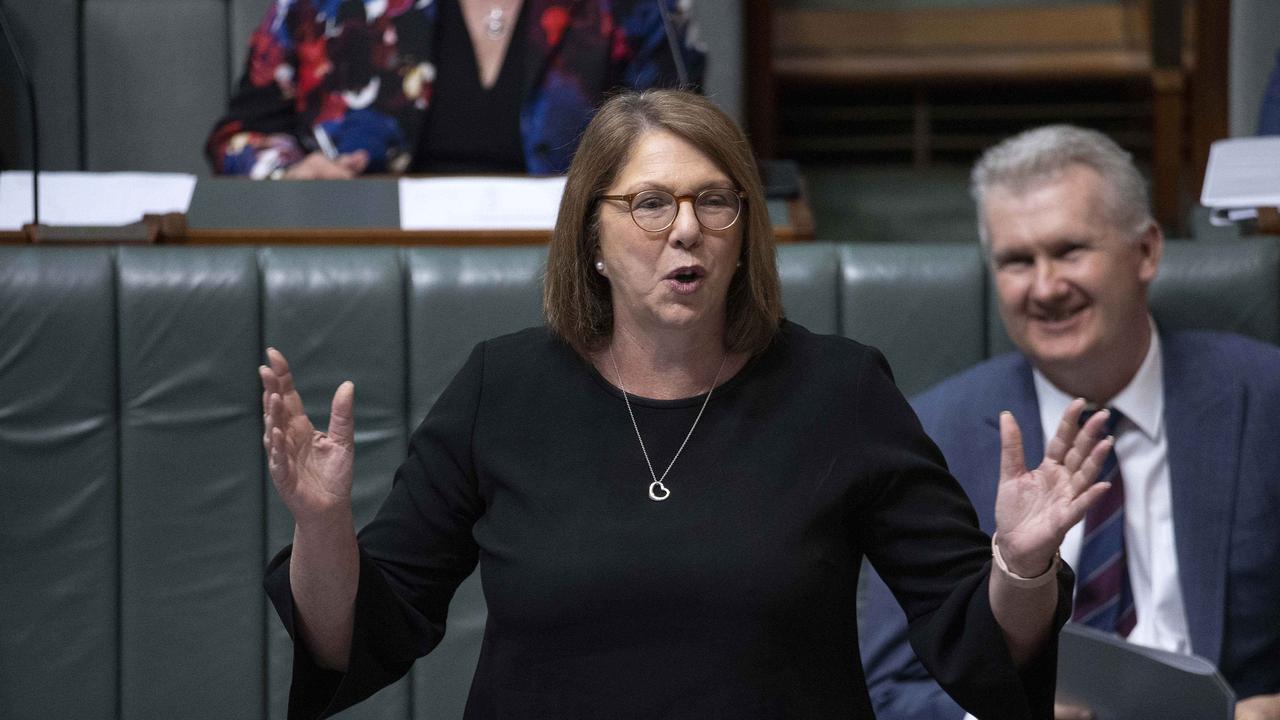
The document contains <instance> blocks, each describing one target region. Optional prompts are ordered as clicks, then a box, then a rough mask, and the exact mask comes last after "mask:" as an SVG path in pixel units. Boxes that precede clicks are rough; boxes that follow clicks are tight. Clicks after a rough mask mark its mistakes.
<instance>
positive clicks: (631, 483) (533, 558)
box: [260, 91, 1110, 719]
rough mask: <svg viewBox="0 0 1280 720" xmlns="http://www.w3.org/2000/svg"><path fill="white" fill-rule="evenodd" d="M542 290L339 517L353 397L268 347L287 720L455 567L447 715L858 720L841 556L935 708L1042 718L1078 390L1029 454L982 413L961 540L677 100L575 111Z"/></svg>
mask: <svg viewBox="0 0 1280 720" xmlns="http://www.w3.org/2000/svg"><path fill="white" fill-rule="evenodd" d="M544 304H545V308H544V309H545V312H546V320H547V322H546V326H545V327H537V328H531V329H528V330H525V331H522V332H518V333H515V334H513V335H507V336H504V337H500V338H496V339H493V340H489V341H486V342H483V343H481V344H480V345H479V346H477V347H476V348H475V350H474V351H473V352H472V354H471V356H470V358H469V359H468V361H467V362H466V364H465V366H464V367H463V369H462V370H461V371H460V372H459V373H458V375H457V377H456V378H454V380H453V381H452V383H451V384H450V386H449V387H448V389H447V390H446V391H445V392H444V394H443V395H442V396H441V397H440V399H439V401H438V402H437V403H436V404H435V406H434V407H433V408H432V410H431V412H430V413H429V414H428V415H427V417H426V419H425V420H424V421H423V422H422V424H421V425H420V426H419V427H418V428H417V430H416V431H415V432H414V433H413V436H412V438H411V440H410V449H409V456H408V458H407V459H406V460H405V461H404V463H403V464H402V465H401V466H400V468H399V470H398V471H397V473H396V477H395V483H394V485H393V487H392V490H391V492H390V494H389V496H388V497H387V499H386V501H385V503H384V504H383V506H382V508H381V510H380V511H379V512H378V514H377V516H376V518H375V519H374V520H373V522H371V523H370V524H369V525H368V526H367V527H365V528H364V529H363V530H362V531H361V532H360V534H359V535H358V536H357V534H356V533H355V531H354V529H353V522H352V510H351V482H352V480H351V478H352V473H351V468H352V454H353V447H354V443H353V432H354V428H353V423H352V417H353V415H352V406H353V401H354V388H353V387H352V385H351V384H350V383H344V384H343V385H341V386H340V387H339V388H338V390H337V392H336V393H335V395H334V398H333V406H332V420H331V423H330V425H329V429H328V432H327V433H321V432H318V431H317V430H316V429H315V428H313V427H312V425H311V423H310V422H309V421H308V420H307V417H306V415H305V414H304V412H303V407H302V401H301V399H300V398H299V396H298V393H297V391H296V390H295V389H294V387H295V386H294V382H293V379H292V376H291V374H290V369H289V366H288V364H287V362H286V361H285V358H284V357H283V356H282V355H281V354H280V353H278V352H276V351H274V350H270V351H269V353H268V354H269V358H268V365H265V366H263V367H262V368H261V369H260V374H261V378H262V383H263V388H264V392H263V405H264V408H263V411H264V419H265V425H266V430H265V434H264V443H265V445H266V448H267V455H268V465H269V468H270V473H271V476H272V480H273V481H274V484H275V487H276V489H277V491H278V492H279V494H280V496H281V497H282V498H283V500H284V502H285V504H286V505H287V506H288V507H289V510H290V511H291V512H292V514H293V517H294V520H295V523H296V525H295V533H294V543H293V545H292V548H291V549H289V550H286V551H284V552H282V553H280V555H278V556H277V557H276V558H275V559H274V560H273V561H272V563H271V566H270V567H269V569H268V578H267V586H268V591H269V593H270V595H271V598H272V600H273V602H274V603H275V605H276V608H277V610H278V611H279V613H280V616H281V617H282V618H283V620H284V622H285V624H286V626H287V627H288V629H289V631H290V633H291V635H292V636H293V638H294V646H295V655H294V664H295V667H294V675H293V678H294V679H293V687H292V690H291V695H290V717H317V716H320V717H323V716H327V715H329V714H332V713H334V712H337V711H338V710H340V709H342V708H344V707H347V706H349V705H351V704H353V703H355V702H358V701H359V700H361V699H362V698H365V697H367V696H369V695H370V694H372V693H373V692H375V691H376V690H378V689H379V688H381V687H383V686H384V685H387V684H388V683H391V682H393V681H394V680H396V679H397V678H398V677H400V676H401V675H403V674H404V673H405V672H406V671H407V670H408V668H409V666H410V665H411V664H412V662H413V661H414V659H415V658H417V657H419V656H421V655H424V654H425V653H427V652H429V651H430V650H431V649H432V648H433V647H434V646H435V645H436V644H437V643H438V642H439V641H440V639H441V637H442V635H443V634H444V629H445V615H446V612H447V609H448V606H449V601H450V598H451V597H452V595H453V592H454V590H455V588H457V586H458V584H459V583H461V582H462V580H463V579H464V578H466V577H467V575H469V574H470V573H471V572H472V570H473V569H474V568H475V566H476V564H477V562H478V563H479V565H480V571H481V578H482V584H483V588H484V595H485V599H486V601H487V604H488V609H489V615H488V624H487V626H486V629H485V634H484V644H483V648H482V650H481V654H480V659H479V663H478V666H477V668H476V675H475V679H474V681H473V684H472V688H471V694H470V698H469V701H468V707H467V717H470V718H477V719H489V718H699V719H702V718H836V717H843V718H849V717H864V718H870V717H872V716H873V714H872V710H871V706H870V703H869V700H868V696H867V691H866V687H865V684H864V681H863V673H862V669H861V666H860V664H859V660H858V639H857V620H856V614H857V613H856V597H855V596H856V588H857V584H858V571H859V567H860V565H861V562H862V559H863V558H864V557H866V558H869V559H870V561H871V562H872V563H873V564H874V565H875V567H876V569H877V570H878V571H879V572H880V575H881V577H883V578H884V579H885V581H886V582H887V583H888V584H889V586H890V587H891V588H893V590H894V592H895V594H896V595H897V597H898V599H899V601H900V602H901V603H902V605H903V607H904V609H905V610H906V613H907V616H908V617H909V618H910V621H911V634H912V641H913V644H914V645H915V648H916V650H917V651H918V653H919V654H920V656H921V658H922V659H923V660H924V662H925V664H926V665H927V666H928V667H929V668H930V670H931V671H932V672H933V673H934V675H935V676H936V677H937V678H938V679H939V681H940V682H941V683H942V684H943V686H944V687H946V688H947V689H948V690H949V691H950V692H951V693H952V694H953V695H954V696H955V697H956V698H957V699H959V700H960V702H961V703H962V704H964V705H965V706H966V707H967V708H969V709H970V710H971V711H973V712H974V713H975V714H978V715H980V716H982V717H984V718H1006V717H1008V718H1012V717H1048V716H1049V714H1050V713H1051V708H1052V702H1053V681H1054V671H1055V655H1056V642H1055V638H1056V632H1057V628H1058V627H1059V626H1060V625H1061V623H1062V622H1064V621H1065V619H1066V614H1067V612H1068V608H1069V605H1070V588H1071V576H1070V571H1069V569H1067V568H1066V567H1064V566H1062V565H1061V563H1060V562H1059V561H1058V559H1057V557H1056V549H1057V547H1058V544H1059V541H1060V540H1061V539H1062V536H1063V534H1064V533H1065V532H1066V530H1067V528H1069V527H1071V525H1073V524H1074V523H1075V522H1076V521H1077V520H1079V519H1080V518H1081V517H1083V515H1084V511H1085V509H1086V508H1087V506H1088V505H1089V504H1090V503H1091V502H1092V501H1093V500H1094V499H1095V498H1096V497H1097V496H1098V494H1099V493H1100V492H1101V491H1103V490H1105V487H1104V484H1101V483H1100V484H1097V485H1094V484H1093V480H1094V478H1095V476H1096V474H1097V469H1098V466H1099V463H1100V461H1101V458H1102V457H1104V456H1105V454H1106V452H1107V450H1108V448H1109V447H1110V441H1109V440H1106V439H1104V440H1101V441H1099V440H1098V438H1099V432H1100V429H1101V426H1102V423H1103V422H1104V420H1105V417H1103V416H1104V415H1105V413H1098V414H1097V415H1096V416H1095V417H1093V418H1090V420H1089V421H1088V422H1087V423H1086V424H1085V425H1084V426H1083V428H1082V429H1079V430H1078V429H1077V428H1078V426H1077V418H1078V416H1079V414H1080V411H1081V408H1082V403H1081V402H1080V401H1077V402H1076V403H1074V404H1073V405H1072V407H1071V408H1070V409H1069V410H1068V412H1067V414H1066V416H1065V417H1064V418H1063V421H1062V423H1061V425H1060V427H1059V429H1058V432H1057V437H1056V440H1055V441H1054V442H1053V443H1052V444H1051V445H1050V447H1049V451H1048V453H1046V460H1045V462H1044V464H1042V465H1041V466H1040V467H1039V468H1037V469H1034V470H1030V471H1028V470H1026V469H1025V468H1024V467H1023V465H1022V452H1021V445H1020V440H1019V434H1018V430H1017V425H1016V423H1015V422H1014V420H1013V418H1012V417H1011V416H1008V415H1006V416H1005V417H1003V418H1001V429H1002V439H1003V442H1004V458H1003V462H1002V466H1001V476H1002V477H1001V488H1000V499H999V504H998V507H997V525H998V532H997V533H996V537H995V540H994V541H993V540H992V539H990V538H987V537H986V536H985V535H984V534H983V533H982V532H981V531H980V530H979V529H978V527H977V523H976V519H975V516H974V513H973V510H972V509H971V508H970V506H969V503H968V501H967V500H966V498H965V496H964V494H963V492H962V491H961V490H960V488H959V486H958V485H957V484H956V483H955V481H954V480H953V479H952V478H951V477H950V475H949V474H948V473H947V471H946V468H945V466H944V463H943V460H942V457H941V455H940V454H939V453H938V451H937V449H936V448H935V447H934V445H933V444H932V442H930V440H929V439H928V438H927V437H926V436H925V435H924V433H923V432H922V430H921V429H920V426H919V424H918V422H917V421H916V418H915V416H914V414H913V413H912V412H911V410H910V408H909V406H908V405H907V403H906V401H905V400H904V399H903V398H902V396H901V394H900V393H899V392H898V390H897V388H896V387H895V386H894V383H893V379H892V377H891V375H890V372H889V368H888V366H887V365H886V363H885V361H884V359H883V357H882V356H881V355H880V354H879V353H878V352H877V351H875V350H873V349H871V348H868V347H866V346H864V345H860V344H858V343H857V342H854V341H852V340H848V339H844V338H839V337H830V336H820V335H815V334H812V333H810V332H808V331H807V330H805V329H804V328H802V327H800V326H798V325H795V324H793V323H790V322H787V321H785V320H784V319H783V318H782V308H781V306H780V301H779V280H778V273H777V268H776V266H775V261H774V246H773V238H772V235H771V231H770V225H769V219H768V217H767V215H766V213H765V204H764V197H763V194H762V190H761V184H760V180H759V177H758V174H757V170H756V167H755V165H754V162H753V160H752V158H751V155H750V151H749V149H748V145H747V143H746V141H745V139H744V138H743V136H742V133H741V131H739V130H738V129H737V127H736V126H735V125H734V124H733V122H732V121H731V120H730V119H729V118H728V117H726V116H725V115H724V114H723V113H721V112H720V111H719V110H717V109H716V108H715V107H714V106H713V105H712V104H711V103H710V102H708V101H707V100H705V99H703V98H701V97H698V96H696V95H692V94H688V93H684V92H679V91H647V92H643V93H639V94H625V95H620V96H617V97H615V98H613V99H611V100H610V101H608V102H607V103H605V104H604V106H603V107H602V108H601V109H600V111H599V112H598V113H597V115H596V116H595V118H594V119H593V120H592V121H591V124H590V126H589V127H588V128H587V130H586V133H585V135H584V136H583V138H582V141H581V144H580V147H579V149H578V152H577V154H576V155H575V157H574V159H573V163H572V166H571V167H570V170H569V175H568V180H567V183H566V186H565V191H564V196H563V199H562V201H561V204H560V212H559V218H558V221H557V224H556V229H555V233H554V237H553V239H552V241H551V247H550V252H549V256H548V260H547V274H546V282H545V295H544ZM993 551H994V557H993Z"/></svg>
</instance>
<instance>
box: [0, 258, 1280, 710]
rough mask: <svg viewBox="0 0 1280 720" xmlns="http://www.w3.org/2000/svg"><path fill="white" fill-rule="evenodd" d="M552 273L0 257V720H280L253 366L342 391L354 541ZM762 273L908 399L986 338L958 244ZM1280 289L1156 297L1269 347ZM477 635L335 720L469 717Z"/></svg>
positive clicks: (1168, 271)
mask: <svg viewBox="0 0 1280 720" xmlns="http://www.w3.org/2000/svg"><path fill="white" fill-rule="evenodd" d="M544 260H545V250H544V249H542V248H411V249H402V248H386V247H372V248H370V247H358V246H356V247H342V248H324V247H293V248H263V249H253V248H247V247H240V248H237V247H227V248H198V247H190V248H119V249H112V248H58V247H38V246H37V247H0V577H3V578H4V582H0V717H4V718H14V719H16V720H26V719H27V718H32V719H36V718H45V717H86V718H116V717H184V718H185V717H195V718H200V717H238V718H250V719H252V718H267V717H272V718H283V717H284V700H285V697H286V692H287V686H288V682H289V668H290V663H291V652H290V647H289V644H288V641H287V639H286V638H285V636H284V633H283V630H282V629H280V625H279V623H278V622H276V620H275V618H274V617H273V615H271V614H269V613H268V609H267V606H266V600H265V598H264V596H263V594H262V591H261V578H260V573H261V568H262V565H263V562H264V561H265V559H266V557H267V556H268V555H269V554H270V553H273V552H275V550H277V549H278V548H279V547H280V546H282V545H284V544H285V543H287V542H288V541H289V539H290V532H291V523H290V520H289V518H288V515H287V511H285V510H284V508H283V507H282V505H281V503H280V502H279V501H278V500H277V499H276V498H275V496H274V494H273V492H272V491H271V489H270V488H269V487H268V483H269V481H268V480H266V475H265V472H264V468H263V465H262V451H261V446H260V433H261V425H260V417H259V415H260V405H259V402H260V396H259V390H258V385H257V378H256V374H255V372H254V368H255V367H256V366H257V365H258V364H259V363H260V362H261V359H262V356H263V352H264V351H263V348H264V347H265V345H266V344H272V345H275V346H277V347H279V348H280V349H281V350H283V351H284V352H285V353H286V354H287V355H288V356H289V359H290V361H291V362H292V364H293V367H294V369H295V370H296V371H297V372H298V377H299V379H300V381H301V387H300V389H301V391H302V393H303V397H304V399H305V400H306V401H307V403H308V405H307V407H308V410H309V412H310V414H311V417H312V419H313V421H315V422H316V424H317V425H318V426H319V427H322V428H323V427H325V426H326V425H327V422H328V402H329V399H330V398H331V397H332V393H333V391H334V389H335V388H336V387H337V385H338V384H339V383H340V382H341V381H342V380H344V379H352V380H354V381H355V383H356V388H357V390H356V398H357V402H356V408H357V427H358V428H359V432H358V434H357V452H356V457H357V461H356V463H357V464H356V488H355V497H356V514H357V521H358V522H360V523H363V522H364V521H366V520H367V519H368V518H369V517H370V516H371V515H372V514H373V512H374V510H375V509H376V507H377V505H378V504H379V503H380V501H381V499H382V497H383V496H384V495H385V494H386V492H387V488H388V487H389V484H390V482H391V475H392V471H393V470H394V468H395V466H396V465H397V464H398V463H399V462H400V460H401V458H402V457H403V455H404V452H405V441H406V437H407V433H408V432H409V430H410V429H411V428H412V427H413V426H414V425H415V424H416V423H417V422H418V421H419V420H421V418H422V416H423V415H424V414H425V413H426V411H427V409H428V408H429V407H430V405H431V404H432V403H433V402H434V401H435V398H436V397H438V395H439V393H440V391H441V390H442V389H443V387H444V385H445V384H446V383H447V382H448V380H449V379H450V377H451V376H452V375H453V374H454V372H456V370H457V368H458V367H459V366H460V365H461V364H462V362H463V360H464V359H465V357H466V355H467V353H468V352H469V351H470V349H471V347H472V346H473V345H474V344H475V343H476V342H478V341H479V340H482V339H484V338H486V337H490V336H493V335H497V334H500V333H505V332H509V331H512V330H515V329H518V328H521V327H525V326H527V325H531V324H535V323H537V322H539V321H540V318H541V306H540V285H541V278H542V272H543V263H544ZM779 267H780V269H781V274H782V278H783V298H784V301H785V303H786V305H787V307H788V310H789V312H790V316H791V317H792V318H794V319H795V320H797V321H798V322H801V323H803V324H805V325H808V326H809V327H812V328H814V329H815V330H819V331H831V330H834V331H838V332H841V333H844V334H847V335H850V336H852V337H854V338H857V339H859V340H862V341H864V342H867V343H869V344H872V345H876V346H879V347H881V348H882V349H884V351H885V353H886V355H887V356H888V357H889V360H890V362H891V363H892V365H893V367H894V370H895V372H896V374H897V377H898V379H899V382H900V384H901V385H902V386H903V387H904V389H906V390H907V391H908V392H911V391H912V390H916V389H920V388H921V387H923V386H924V385H925V384H927V383H929V382H932V381H933V380H935V379H939V378H940V377H941V376H943V375H946V374H949V373H950V372H953V371H955V370H958V369H961V368H962V367H963V366H965V365H966V364H968V363H969V362H972V361H976V360H978V359H981V357H982V356H984V355H985V352H983V349H984V347H985V345H986V343H987V338H986V334H987V333H986V331H985V330H984V328H991V327H997V328H998V324H997V325H992V323H993V322H994V323H998V322H999V321H998V318H994V317H993V316H991V315H989V314H988V311H989V309H990V305H989V300H988V293H987V291H986V289H985V285H986V278H985V275H984V268H983V265H982V262H981V258H980V257H979V256H978V251H977V249H976V248H975V247H964V246H956V245H951V246H920V245H863V244H859V245H834V244H824V243H815V244H810V245H794V246H785V247H782V248H780V250H779ZM1278 280H1280V240H1277V239H1276V238H1267V239H1252V240H1248V241H1244V242H1241V243H1236V244H1212V245H1207V244H1206V245H1189V244H1171V246H1170V247H1169V249H1168V253H1167V256H1166V263H1165V268H1164V271H1163V272H1162V274H1161V278H1160V280H1158V282H1157V284H1156V286H1155V288H1154V289H1153V300H1154V302H1155V304H1156V312H1157V314H1158V316H1159V317H1160V319H1161V321H1162V322H1165V323H1166V324H1169V325H1170V326H1172V327H1226V328H1230V329H1236V330H1240V331H1243V332H1246V333H1248V334H1252V335H1255V336H1257V337H1261V338H1263V339H1266V340H1269V341H1271V342H1276V341H1277V340H1280V301H1278V300H1277V297H1278V293H1280V289H1278V288H1277V285H1278V284H1280V283H1278ZM970 358H972V359H970ZM484 617H485V611H484V603H483V599H482V597H481V595H480V590H479V583H478V581H477V578H475V577H472V578H471V579H469V580H468V581H467V582H466V583H464V585H463V587H462V588H461V589H460V590H459V592H458V594H457V595H456V596H455V598H454V602H453V605H452V607H451V609H450V625H449V632H448V635H447V636H446V638H445V641H444V643H443V644H442V645H441V646H440V648H438V650H437V651H436V653H434V654H433V655H432V656H430V657H428V658H426V659H425V660H423V661H420V662H419V663H418V664H417V665H416V666H415V667H414V670H413V672H412V673H411V675H410V677H409V678H408V679H406V680H404V681H402V682H400V683H399V684H397V685H395V686H393V687H392V688H388V689H387V690H385V691H383V692H382V693H380V694H379V695H377V696H376V697H375V698H373V699H372V700H371V701H370V702H369V703H366V704H363V705H361V706H358V707H357V708H354V709H353V710H351V711H349V712H348V713H344V715H343V716H344V717H349V718H389V719H394V720H406V719H407V718H409V717H418V718H432V719H433V720H434V719H435V718H457V717H460V713H461V709H462V707H463V704H464V703H465V699H466V693H467V690H468V688H469V685H470V677H471V673H472V670H473V668H474V666H475V659H476V657H477V655H478V652H479V642H480V637H481V635H482V632H483V626H484ZM69 688H73V689H74V691H68V689H69Z"/></svg>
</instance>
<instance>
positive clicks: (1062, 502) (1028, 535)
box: [996, 398, 1115, 577]
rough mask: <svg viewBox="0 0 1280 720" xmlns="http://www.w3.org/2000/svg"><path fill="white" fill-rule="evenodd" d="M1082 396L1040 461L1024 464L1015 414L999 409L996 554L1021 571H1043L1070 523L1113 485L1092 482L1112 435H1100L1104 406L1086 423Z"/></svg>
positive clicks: (1065, 415)
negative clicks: (1031, 467) (1029, 465)
mask: <svg viewBox="0 0 1280 720" xmlns="http://www.w3.org/2000/svg"><path fill="white" fill-rule="evenodd" d="M1084 407H1085V402H1084V400H1082V399H1080V398H1077V399H1075V400H1073V401H1072V402H1071V404H1070V405H1068V406H1067V410H1066V412H1064V413H1063V414H1062V420H1061V422H1059V423H1058V429H1057V432H1055V433H1054V436H1053V439H1052V440H1050V441H1049V445H1048V447H1047V448H1046V449H1045V454H1044V461H1043V462H1041V463H1040V467H1037V468H1035V469H1034V470H1028V469H1027V466H1026V458H1025V456H1024V454H1023V450H1022V431H1021V429H1019V427H1018V422H1017V420H1015V419H1014V417H1013V414H1012V413H1009V412H1004V413H1001V414H1000V486H999V489H998V490H997V492H996V532H997V533H998V536H997V542H998V543H999V545H1000V555H1001V557H1002V558H1003V559H1004V561H1005V563H1006V564H1007V565H1008V566H1009V569H1010V570H1011V571H1012V572H1014V573H1016V574H1018V575H1021V576H1023V577H1036V576H1038V575H1041V574H1043V573H1044V572H1045V571H1046V570H1047V569H1048V568H1049V567H1050V565H1051V564H1052V563H1053V557H1054V554H1055V553H1056V552H1057V551H1058V546H1059V545H1060V544H1062V538H1063V536H1065V535H1066V534H1067V530H1069V529H1071V526H1073V525H1075V524H1076V523H1078V522H1080V520H1081V518H1083V517H1084V514H1085V512H1086V511H1087V510H1088V509H1089V506H1090V505H1092V504H1093V503H1094V502H1096V501H1097V500H1098V498H1100V497H1102V495H1103V493H1105V492H1106V491H1107V489H1108V488H1110V487H1111V483H1108V482H1095V480H1096V479H1097V477H1098V471H1099V470H1100V469H1101V468H1102V464H1103V461H1104V460H1105V459H1106V457H1107V453H1108V452H1110V451H1111V446H1112V445H1113V444H1114V443H1115V439H1114V438H1111V437H1106V438H1102V437H1101V433H1102V430H1103V427H1104V426H1105V424H1106V420H1107V411H1105V410H1102V411H1099V412H1096V413H1094V414H1093V416H1092V417H1090V418H1089V420H1088V421H1087V422H1085V423H1084V425H1081V424H1080V413H1081V412H1083V411H1084Z"/></svg>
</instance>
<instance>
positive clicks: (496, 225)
mask: <svg viewBox="0 0 1280 720" xmlns="http://www.w3.org/2000/svg"><path fill="white" fill-rule="evenodd" d="M563 194H564V177H563V176H556V177H544V178H535V177H527V178H523V177H457V178H404V179H402V180H401V181H400V228H401V229H402V230H550V229H552V228H553V227H555V224H556V213H557V212H558V211H559V210H560V196H561V195H563Z"/></svg>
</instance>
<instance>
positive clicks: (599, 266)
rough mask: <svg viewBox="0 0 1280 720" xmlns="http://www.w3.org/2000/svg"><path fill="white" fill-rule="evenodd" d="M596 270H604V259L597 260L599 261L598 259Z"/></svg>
mask: <svg viewBox="0 0 1280 720" xmlns="http://www.w3.org/2000/svg"><path fill="white" fill-rule="evenodd" d="M596 270H598V271H600V272H604V261H603V260H597V261H596Z"/></svg>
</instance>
